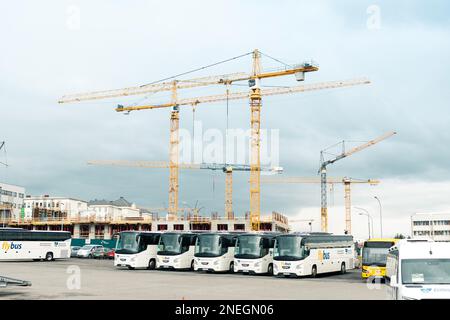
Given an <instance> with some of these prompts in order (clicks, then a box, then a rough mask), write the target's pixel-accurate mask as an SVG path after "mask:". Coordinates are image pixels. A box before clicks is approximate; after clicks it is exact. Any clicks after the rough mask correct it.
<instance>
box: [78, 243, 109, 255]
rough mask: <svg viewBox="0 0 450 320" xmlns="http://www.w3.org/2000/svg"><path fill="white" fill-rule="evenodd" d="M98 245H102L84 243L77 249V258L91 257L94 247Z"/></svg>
mask: <svg viewBox="0 0 450 320" xmlns="http://www.w3.org/2000/svg"><path fill="white" fill-rule="evenodd" d="M99 247H100V248H103V246H101V245H97V244H88V245H85V246H83V247H81V248H80V249H79V250H78V252H77V257H78V258H92V257H93V253H94V251H95V249H96V248H99Z"/></svg>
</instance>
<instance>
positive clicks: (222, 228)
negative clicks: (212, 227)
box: [217, 224, 228, 231]
mask: <svg viewBox="0 0 450 320" xmlns="http://www.w3.org/2000/svg"><path fill="white" fill-rule="evenodd" d="M226 230H228V224H218V225H217V231H226Z"/></svg>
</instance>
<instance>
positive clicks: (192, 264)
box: [191, 260, 194, 271]
mask: <svg viewBox="0 0 450 320" xmlns="http://www.w3.org/2000/svg"><path fill="white" fill-rule="evenodd" d="M191 271H194V260H192V261H191Z"/></svg>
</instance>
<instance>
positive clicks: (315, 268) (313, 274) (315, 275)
mask: <svg viewBox="0 0 450 320" xmlns="http://www.w3.org/2000/svg"><path fill="white" fill-rule="evenodd" d="M316 277H317V267H316V266H313V267H312V269H311V278H316Z"/></svg>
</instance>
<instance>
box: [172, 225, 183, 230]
mask: <svg viewBox="0 0 450 320" xmlns="http://www.w3.org/2000/svg"><path fill="white" fill-rule="evenodd" d="M173 230H184V225H183V224H174V225H173Z"/></svg>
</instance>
